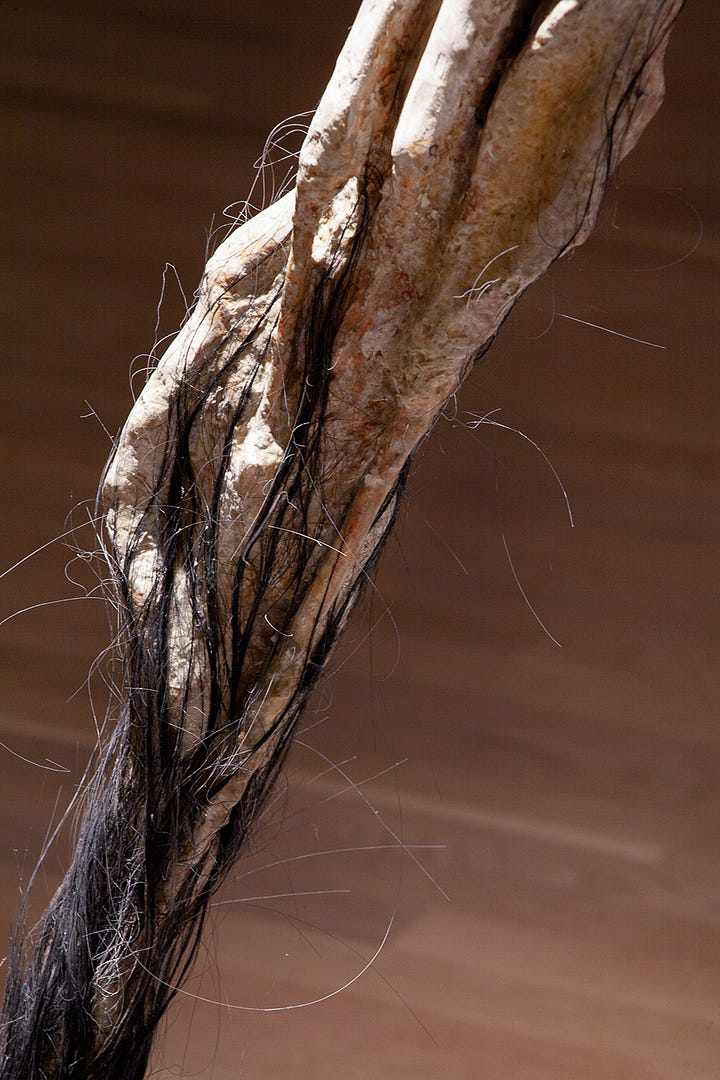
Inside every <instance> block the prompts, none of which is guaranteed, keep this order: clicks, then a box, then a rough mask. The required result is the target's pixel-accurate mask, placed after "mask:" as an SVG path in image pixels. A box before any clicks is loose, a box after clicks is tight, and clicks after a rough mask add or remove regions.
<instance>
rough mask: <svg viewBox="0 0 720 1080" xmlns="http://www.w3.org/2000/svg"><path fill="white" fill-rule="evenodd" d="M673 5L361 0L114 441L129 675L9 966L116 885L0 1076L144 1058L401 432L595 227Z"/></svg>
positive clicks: (299, 701)
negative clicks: (39, 917)
mask: <svg viewBox="0 0 720 1080" xmlns="http://www.w3.org/2000/svg"><path fill="white" fill-rule="evenodd" d="M681 6H682V0H547V2H543V3H539V2H527V0H442V2H440V0H366V2H365V3H364V4H363V5H362V7H361V9H360V11H359V14H358V16H357V19H356V22H355V25H354V27H353V29H352V31H351V34H350V36H349V38H348V41H347V44H346V46H345V48H344V50H343V52H342V55H341V57H340V59H339V61H338V65H337V68H336V70H335V73H334V75H333V77H332V79H331V82H330V85H329V86H328V88H327V91H326V93H325V95H324V97H323V99H322V101H321V103H320V106H319V108H318V110H317V113H316V115H315V118H314V120H313V122H312V124H311V127H310V130H309V132H308V135H307V138H306V140H305V144H304V146H303V150H302V153H301V158H300V164H299V170H298V176H297V184H296V188H295V190H294V191H293V192H291V193H290V194H288V195H286V196H285V197H284V198H283V199H281V200H280V201H279V202H278V203H277V204H275V205H273V206H270V207H269V208H268V209H266V210H265V211H263V212H262V213H261V214H259V215H258V216H257V217H256V218H254V219H253V220H251V221H250V222H248V223H247V224H246V225H244V226H243V227H242V228H239V229H237V230H236V231H235V232H233V233H232V234H231V235H230V236H229V237H228V238H227V240H225V242H224V243H223V244H222V245H221V246H220V247H219V248H218V250H217V251H216V252H215V254H214V255H213V256H212V257H211V259H210V260H209V262H208V264H207V267H206V270H205V275H204V277H203V281H202V283H201V287H200V290H199V295H198V299H197V303H196V306H195V308H194V311H193V313H192V315H191V316H190V318H189V320H188V322H187V323H186V325H185V327H184V328H183V330H182V331H181V332H180V334H179V335H178V337H177V338H176V339H175V341H174V342H173V344H172V345H171V346H170V348H169V349H168V351H167V352H166V353H165V355H164V356H163V358H162V359H161V360H160V362H159V364H158V366H157V369H156V370H155V371H154V373H153V374H152V376H151V378H150V379H149V381H148V383H147V385H146V387H145V389H144V390H143V392H142V394H141V396H140V398H139V399H138V401H137V403H136V405H135V407H134V408H133V411H132V413H131V415H130V417H129V419H128V421H127V423H126V425H125V428H124V429H123V432H122V433H121V436H120V438H119V441H118V443H117V447H116V449H115V452H114V454H113V457H112V459H111V461H110V464H109V467H108V470H107V474H106V477H105V481H104V486H103V496H102V497H103V501H104V506H105V508H106V514H107V530H108V535H109V537H110V541H111V557H112V561H113V569H114V573H115V575H116V578H117V581H118V583H119V588H120V592H121V597H122V603H123V607H124V611H125V616H126V619H125V625H124V634H125V637H126V642H127V644H126V650H127V656H128V662H127V678H126V683H127V690H126V692H127V695H128V701H127V707H126V710H125V714H124V718H123V723H122V724H121V726H120V731H121V734H120V735H119V736H118V738H117V740H116V742H115V744H114V745H113V747H112V748H111V753H110V755H109V758H108V762H107V767H106V774H105V776H104V779H103V783H102V785H101V786H100V787H99V789H98V790H99V791H102V796H101V797H99V802H98V809H97V812H96V815H95V817H94V818H93V819H92V820H91V821H90V824H89V825H87V826H86V831H85V834H84V835H85V841H84V848H83V844H82V843H81V850H79V854H78V856H77V858H76V864H74V867H75V868H74V870H71V871H70V874H69V875H68V879H66V883H65V884H64V885H63V887H61V890H60V892H59V893H58V896H57V897H56V899H55V901H54V902H53V905H54V906H53V908H51V911H50V914H49V917H48V923H47V924H46V926H45V928H44V930H43V935H42V936H41V938H40V941H39V944H38V947H37V950H36V954H35V957H34V960H33V966H32V969H31V971H30V973H29V975H28V976H27V982H28V985H29V984H30V983H31V982H32V980H35V982H36V983H38V982H39V981H40V980H42V979H43V978H44V979H45V983H46V984H47V986H48V988H47V990H46V991H45V994H46V995H48V999H49V995H51V994H52V992H53V987H52V980H51V979H49V978H48V971H49V970H50V969H52V971H57V970H58V965H60V966H62V964H61V961H59V960H58V955H59V953H61V951H62V945H61V944H59V943H58V941H57V935H56V934H54V928H56V927H58V926H62V925H68V924H69V923H71V922H72V920H73V918H75V919H76V918H78V917H79V916H78V903H77V899H76V894H77V888H78V882H79V881H81V880H82V881H84V876H83V874H84V872H83V871H82V870H81V869H79V868H78V866H77V862H78V859H83V858H84V859H86V860H87V859H88V858H89V857H91V856H89V855H88V852H89V851H90V849H91V848H92V843H93V842H97V843H101V844H104V845H106V847H107V846H108V845H110V842H111V841H112V843H114V844H115V849H114V850H113V852H112V857H108V865H109V866H110V868H111V870H112V868H113V867H117V866H119V865H120V864H121V863H122V864H123V865H126V866H129V867H131V868H132V872H131V877H132V878H133V886H134V887H133V888H132V889H130V888H128V887H126V886H125V885H124V884H123V885H121V884H119V883H117V882H115V881H113V880H110V882H109V883H108V882H104V883H102V884H101V883H100V882H99V880H93V888H94V889H95V891H96V893H97V894H98V895H95V894H94V895H93V904H94V905H96V906H97V905H98V904H99V905H100V907H101V908H102V911H103V912H104V914H103V915H102V918H103V919H104V920H105V922H104V923H103V926H104V928H105V929H104V931H103V932H104V937H102V941H101V942H99V944H98V945H97V947H96V948H95V951H94V952H93V953H92V956H91V957H90V958H89V960H88V963H87V977H88V979H89V985H88V987H87V988H86V992H85V996H84V998H83V1000H82V1002H81V1003H80V1004H79V1005H78V1006H77V1008H78V1009H79V1010H84V1013H83V1015H84V1016H85V1020H84V1021H83V1020H82V1018H81V1019H78V1018H77V1017H75V1018H74V1020H73V1023H72V1024H70V1023H69V1022H68V1020H67V1018H66V1017H65V1015H64V1014H63V1013H62V1010H61V1009H60V1007H59V1006H57V1004H46V1006H45V1007H46V1011H45V1013H44V1014H43V1015H44V1016H45V1018H46V1023H47V1024H49V1025H50V1027H51V1029H52V1032H53V1034H52V1041H53V1046H52V1049H49V1048H48V1041H47V1040H46V1041H45V1042H44V1043H43V1042H42V1040H40V1045H41V1048H40V1049H39V1050H37V1049H36V1050H35V1057H32V1053H33V1051H32V1050H30V1049H28V1046H29V1045H30V1036H29V1035H28V1034H26V1036H25V1043H22V1031H21V1033H20V1036H18V1037H17V1039H15V1042H13V1038H15V1037H14V1036H13V1038H8V1039H6V1049H5V1060H6V1063H12V1067H11V1064H6V1071H5V1072H3V1073H2V1075H3V1076H6V1077H16V1076H17V1077H19V1076H20V1075H31V1074H32V1075H36V1073H34V1072H32V1070H31V1073H21V1072H20V1071H18V1069H20V1068H21V1067H24V1068H27V1067H28V1063H31V1065H32V1068H35V1069H39V1068H40V1067H42V1069H43V1070H44V1071H43V1072H39V1071H38V1072H37V1075H42V1076H48V1077H55V1076H66V1075H67V1076H70V1075H73V1076H74V1075H78V1076H83V1077H85V1076H91V1075H92V1076H96V1075H97V1076H103V1077H107V1076H120V1075H122V1076H124V1077H140V1076H142V1075H143V1071H144V1068H145V1064H146V1061H147V1055H148V1052H149V1047H150V1041H151V1038H152V1031H153V1028H154V1025H155V1024H156V1023H157V1019H158V1018H159V1016H160V1015H161V1014H162V1011H163V1010H164V1008H165V1007H166V1005H167V1001H168V1000H169V998H170V997H171V996H172V990H171V987H172V986H173V985H174V984H176V983H177V981H178V980H179V979H181V978H182V975H183V974H184V972H185V970H186V967H187V964H188V963H189V962H190V960H191V959H192V955H193V952H194V949H195V947H196V943H197V933H198V932H199V930H198V928H199V926H200V925H201V922H202V916H203V913H204V911H205V907H206V904H207V900H208V898H209V896H210V895H211V893H212V891H213V890H214V889H215V888H216V887H217V885H218V884H219V882H220V880H221V878H222V875H223V874H224V872H225V871H226V870H227V868H228V866H229V865H230V864H231V862H232V860H233V859H234V857H235V856H236V854H237V850H238V848H239V846H240V844H241V843H242V840H243V838H244V836H245V835H246V832H247V828H248V827H249V824H250V822H251V820H252V817H253V814H254V813H255V811H256V809H257V806H258V805H259V804H260V802H261V800H262V795H263V792H264V791H265V790H266V789H267V786H268V784H269V783H271V782H272V779H273V778H274V776H275V773H276V770H277V768H278V766H279V764H280V763H281V761H282V755H283V753H284V750H285V749H286V747H287V745H288V743H289V740H290V737H291V735H292V731H293V728H294V725H295V723H296V722H297V719H298V717H299V715H300V712H301V710H302V707H303V705H304V703H305V701H306V699H307V696H308V694H309V692H310V690H311V688H312V686H313V685H314V683H315V681H316V679H317V677H318V675H319V674H320V671H321V669H322V666H323V663H324V660H325V659H326V657H327V655H328V652H329V650H330V648H331V647H332V644H333V642H334V640H335V638H336V636H337V633H338V631H339V630H340V629H341V627H342V625H343V623H344V621H345V619H346V618H347V616H348V614H349V612H350V610H351V608H352V605H353V603H354V600H355V599H356V597H357V596H358V595H359V593H360V591H361V588H362V585H363V583H364V581H365V580H366V578H367V577H368V575H369V574H370V573H371V572H372V564H373V560H374V558H375V557H376V555H377V553H378V552H379V550H380V547H381V544H382V540H383V539H384V537H385V536H386V534H387V532H388V530H389V528H390V526H391V524H392V521H393V517H394V513H395V509H396V505H397V501H398V499H399V497H400V494H401V491H402V481H403V477H404V474H405V470H406V467H407V463H408V461H409V458H410V456H411V455H412V453H413V451H414V449H415V448H416V447H417V445H418V443H419V442H420V441H421V440H422V439H423V437H424V436H425V435H426V434H427V432H428V431H429V429H430V428H431V427H432V425H433V423H434V422H435V419H436V418H437V416H438V414H439V412H440V410H441V409H442V407H443V405H444V403H445V402H446V401H447V399H448V398H449V397H450V396H451V395H452V394H453V393H454V392H455V391H456V390H457V389H458V387H459V386H460V384H461V383H462V380H463V377H464V376H465V375H466V374H467V372H468V371H469V370H470V368H471V367H472V366H473V364H474V363H475V361H476V360H477V359H478V358H479V357H480V356H481V354H482V353H483V351H484V350H485V349H486V348H487V347H488V345H489V344H490V343H491V342H492V340H493V337H494V335H495V334H496V333H497V331H498V329H499V327H500V325H501V323H502V322H503V320H504V319H505V317H506V316H507V314H508V312H509V311H510V309H511V308H512V306H513V304H514V303H515V301H516V300H517V299H518V297H519V296H520V295H521V293H522V292H523V290H524V289H525V288H526V287H527V286H528V285H529V284H530V283H531V282H532V281H534V280H535V279H536V278H537V277H538V276H539V275H540V274H542V273H543V272H544V271H545V270H546V269H547V267H548V266H549V265H550V264H551V263H552V262H553V261H554V260H555V259H557V258H558V256H560V255H562V254H563V253H565V252H567V251H568V250H570V249H571V248H572V247H574V246H575V245H577V244H579V243H581V242H582V241H583V240H584V239H585V238H586V236H587V235H588V233H589V231H590V230H591V229H592V226H593V224H594V222H595V218H596V215H597V211H598V207H599V204H600V200H601V198H602V195H603V192H604V189H605V185H606V181H607V179H608V176H609V175H610V173H611V172H612V170H613V169H614V168H615V166H616V165H617V163H618V162H619V161H620V159H621V158H622V157H623V156H624V155H625V154H627V153H628V151H629V150H630V149H631V148H632V146H633V145H634V144H635V142H636V140H637V139H638V137H639V135H640V133H641V132H642V130H643V128H644V127H645V125H646V124H647V122H648V120H649V119H650V118H651V116H652V115H653V114H654V112H655V110H656V109H657V107H658V105H659V104H660V100H661V97H662V92H663V79H662V60H663V53H664V49H665V45H666V42H667V37H668V33H669V30H670V27H671V25H672V22H673V20H674V19H675V17H676V15H677V13H678V11H679V9H680V7H681ZM158 795H159V796H160V797H159V798H158ZM118 821H120V822H122V824H121V825H118V824H117V822H118ZM109 823H112V824H109ZM123 829H125V831H126V832H128V833H129V832H132V833H133V834H134V836H135V837H136V838H137V837H140V839H141V843H140V844H139V846H138V843H139V842H138V841H137V839H136V840H135V841H133V840H131V839H128V837H127V836H125V835H124V833H123ZM108 838H110V839H108ZM106 876H108V875H106ZM109 876H110V877H112V874H110V875H109ZM103 889H105V893H104V894H103V895H102V896H100V897H99V899H98V896H99V894H100V893H102V890H103ZM108 911H109V912H110V913H111V914H110V916H108ZM89 917H90V915H89V913H88V911H87V910H84V911H83V918H85V919H86V920H87V919H88V918H89ZM108 919H110V927H109V928H108ZM113 920H115V922H113ZM16 981H17V985H16V986H15V987H14V989H13V984H12V981H11V983H10V987H11V989H10V999H9V1001H10V1004H9V1006H8V1005H7V1004H6V1012H8V1011H10V1012H12V1011H13V1009H15V1011H17V1009H18V1008H19V1005H18V1001H19V1000H20V998H21V996H22V994H23V993H27V991H23V989H22V987H21V981H20V977H19V976H18V979H17V980H16ZM13 993H14V994H15V997H14V998H13ZM64 1007H65V1006H64ZM70 1008H72V1004H71V1005H70V1006H67V1009H68V1010H69V1009H70ZM36 1012H37V1013H38V1016H39V1015H40V1014H39V1012H38V1010H36ZM37 1022H38V1023H39V1022H40V1020H39V1019H38V1021H37ZM52 1024H54V1025H55V1026H54V1027H52ZM143 1025H144V1027H143ZM141 1028H142V1034H140V1033H139V1029H141ZM78 1031H79V1032H81V1035H78V1034H76V1032H78ZM69 1032H72V1036H71V1034H68V1033H69ZM83 1039H84V1040H85V1041H84V1042H83ZM131 1045H132V1046H133V1050H132V1051H131V1050H130V1049H129V1047H130V1046H131ZM23 1054H24V1055H25V1056H24V1057H23V1056H22V1055H23ZM70 1057H73V1060H76V1061H79V1062H83V1063H84V1064H83V1065H82V1066H81V1067H77V1068H79V1069H80V1071H77V1072H72V1071H69V1072H63V1071H62V1067H63V1066H62V1062H66V1061H67V1060H69V1058H70ZM18 1062H19V1063H21V1064H17V1063H18ZM119 1062H122V1071H119V1070H120V1065H119ZM38 1063H40V1064H38ZM13 1068H14V1069H15V1071H13ZM81 1068H85V1071H84V1072H83V1071H81Z"/></svg>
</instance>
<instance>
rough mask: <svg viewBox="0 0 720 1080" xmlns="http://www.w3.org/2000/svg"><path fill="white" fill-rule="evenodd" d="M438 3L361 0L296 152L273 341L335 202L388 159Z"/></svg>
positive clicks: (286, 335) (282, 329)
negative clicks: (287, 256) (289, 234)
mask: <svg viewBox="0 0 720 1080" xmlns="http://www.w3.org/2000/svg"><path fill="white" fill-rule="evenodd" d="M440 3H441V0H364V3H363V4H362V6H361V8H360V11H359V12H358V15H357V18H356V20H355V22H354V24H353V27H352V29H351V31H350V34H349V36H348V39H347V41H346V43H345V46H344V48H343V50H342V52H341V54H340V57H339V59H338V62H337V65H336V67H335V71H334V73H333V76H332V78H331V80H330V82H329V84H328V87H327V89H326V90H325V93H324V94H323V97H322V99H321V101H320V104H319V106H318V109H317V111H316V113H315V117H314V119H313V121H312V123H311V125H310V129H309V131H308V134H307V138H306V139H305V142H304V144H303V148H302V151H301V153H300V161H299V166H298V176H297V202H296V209H295V219H294V228H293V244H292V257H291V260H290V267H289V272H288V279H287V282H286V286H285V296H284V298H283V303H282V317H281V320H280V325H279V329H278V340H279V341H280V342H281V343H282V344H281V348H282V347H284V343H285V342H288V341H289V340H291V338H292V335H293V333H294V331H295V326H296V322H297V317H298V314H299V311H300V310H302V298H303V296H304V294H305V292H306V291H307V282H308V279H309V276H310V275H311V273H312V270H313V266H314V262H313V259H312V251H313V242H314V240H315V238H316V237H317V236H318V234H319V233H320V232H321V231H322V230H321V223H322V222H323V221H324V220H327V219H328V218H329V217H330V215H331V214H332V205H333V200H334V199H335V197H336V196H337V195H338V193H339V192H341V191H342V190H343V188H345V187H346V185H347V184H348V182H349V181H350V182H351V181H352V180H353V179H354V178H357V177H363V176H365V175H366V173H367V170H368V167H369V166H371V167H373V168H375V169H376V171H377V172H378V173H379V174H380V173H382V171H383V168H382V167H383V158H388V160H389V144H390V140H391V139H392V134H393V129H394V125H395V123H396V121H397V114H398V112H399V108H400V105H401V104H402V100H403V95H404V89H405V86H406V85H407V83H408V82H409V79H410V78H411V76H412V73H413V71H414V68H415V64H416V62H417V56H418V54H419V52H420V51H421V49H422V45H423V43H424V41H425V39H426V38H427V34H428V32H429V29H430V27H431V26H432V23H433V21H434V19H435V17H436V15H437V12H438V9H439V7H440Z"/></svg>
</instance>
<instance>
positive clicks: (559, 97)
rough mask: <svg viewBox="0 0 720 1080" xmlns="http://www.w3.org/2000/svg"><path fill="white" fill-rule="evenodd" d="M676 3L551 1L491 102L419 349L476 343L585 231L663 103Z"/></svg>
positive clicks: (455, 349) (438, 350) (439, 350)
mask: <svg viewBox="0 0 720 1080" xmlns="http://www.w3.org/2000/svg"><path fill="white" fill-rule="evenodd" d="M682 2H683V0H638V2H629V0H558V2H556V3H554V4H552V5H551V6H550V10H549V12H548V13H547V14H546V15H545V17H544V18H543V19H542V21H541V22H540V23H539V25H538V26H537V27H536V28H535V30H534V32H533V34H532V36H531V38H530V40H529V41H528V42H527V44H526V45H525V47H524V49H523V50H522V52H521V53H520V54H519V56H518V58H517V59H516V61H515V62H514V63H513V64H511V65H510V67H509V68H508V70H507V72H506V74H505V76H504V78H503V79H502V81H501V82H500V84H499V87H498V89H497V93H496V94H495V97H494V100H493V101H492V103H491V105H490V108H489V112H488V116H487V121H486V123H485V125H484V130H483V135H482V140H481V143H480V148H479V151H478V154H477V158H476V161H475V163H474V168H473V173H472V177H471V179H470V182H469V184H468V190H467V193H466V196H465V198H464V199H463V201H462V204H461V205H460V207H459V209H460V212H459V215H458V220H457V222H456V224H455V225H454V227H453V228H452V229H451V230H450V236H449V240H448V242H447V246H446V250H445V254H444V257H443V258H442V260H439V261H440V263H441V264H442V265H441V267H439V272H438V277H437V284H438V288H437V289H436V290H434V291H433V303H432V304H431V305H430V306H429V307H428V310H427V312H426V314H425V316H424V318H423V319H421V320H420V321H419V322H418V324H417V327H416V329H415V332H414V340H415V342H416V343H417V346H418V348H420V349H423V348H424V345H423V343H424V342H425V343H426V342H429V341H432V343H433V344H432V350H433V352H434V353H435V355H437V356H439V355H440V354H443V355H445V356H446V357H448V360H449V359H450V355H451V354H455V357H456V359H457V357H458V356H459V354H460V353H461V351H462V349H463V348H465V349H466V350H468V349H469V350H472V348H473V341H474V342H475V345H476V346H481V345H482V344H484V343H485V342H487V341H488V340H489V339H490V338H491V337H492V334H493V333H494V332H495V330H496V329H497V326H498V325H499V323H500V322H501V321H502V318H503V317H504V315H505V313H506V312H507V311H508V310H509V307H510V306H511V305H512V303H513V302H514V300H515V299H517V296H518V295H519V293H520V292H522V290H523V289H524V288H526V287H527V285H528V284H530V282H531V281H534V280H535V279H536V278H537V277H538V276H539V275H540V274H541V273H543V272H544V271H545V270H546V269H547V267H548V266H549V265H550V263H551V262H552V261H553V260H554V259H556V258H557V257H558V256H559V255H561V254H563V253H564V252H566V251H567V250H568V249H570V248H571V247H574V246H576V245H577V244H579V243H581V242H582V241H583V240H584V239H585V238H586V236H587V235H588V233H589V231H590V229H591V228H592V226H593V224H594V221H595V218H596V216H597V212H598V209H599V205H600V201H601V199H602V195H603V193H604V190H605V184H606V181H607V179H608V176H609V175H610V173H611V171H612V170H613V169H614V167H615V166H616V165H617V163H618V161H619V160H620V159H621V158H622V157H623V156H624V155H625V154H626V153H628V151H629V150H630V149H631V148H632V146H633V145H634V144H635V142H636V141H637V138H638V137H639V135H640V133H641V131H642V130H643V128H644V127H645V125H646V124H647V123H648V121H649V119H650V118H651V117H652V115H653V114H654V113H655V111H656V110H657V108H658V106H659V104H660V101H661V100H662V94H663V79H662V60H663V54H664V51H665V45H666V43H667V37H668V33H669V30H670V28H671V26H672V23H673V21H674V19H675V17H676V16H677V14H678V12H679V10H680V8H681V7H682ZM440 311H442V312H443V317H442V319H441V320H439V318H438V316H439V312H440ZM439 325H442V327H443V331H442V332H441V333H440V334H439V335H438V333H437V327H438V326H439Z"/></svg>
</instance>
